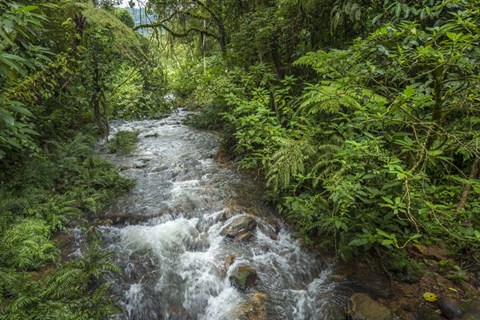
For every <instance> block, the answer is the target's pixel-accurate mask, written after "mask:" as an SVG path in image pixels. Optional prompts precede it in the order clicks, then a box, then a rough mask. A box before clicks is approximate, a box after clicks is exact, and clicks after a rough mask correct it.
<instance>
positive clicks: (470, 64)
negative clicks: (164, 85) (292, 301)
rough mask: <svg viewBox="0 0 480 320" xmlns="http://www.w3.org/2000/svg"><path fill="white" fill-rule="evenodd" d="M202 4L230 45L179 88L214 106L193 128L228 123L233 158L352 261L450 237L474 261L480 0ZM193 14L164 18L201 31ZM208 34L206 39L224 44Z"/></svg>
mask: <svg viewBox="0 0 480 320" xmlns="http://www.w3.org/2000/svg"><path fill="white" fill-rule="evenodd" d="M152 2H153V1H152ZM158 3H161V4H162V5H170V6H173V5H179V3H180V1H170V2H163V1H156V2H155V4H156V5H159V4H158ZM193 3H195V5H192V6H190V7H189V8H190V9H191V10H192V11H194V12H195V14H197V13H198V15H200V16H201V17H202V19H210V18H211V19H213V20H215V18H214V16H217V17H222V19H223V20H222V21H223V25H224V26H225V31H226V34H227V36H226V37H225V39H227V40H228V41H227V43H226V44H225V46H226V49H224V50H220V52H222V51H223V57H224V58H223V59H220V61H219V54H218V53H217V52H216V51H215V50H214V49H212V50H211V51H210V56H209V57H207V58H206V59H204V61H202V63H198V64H197V65H196V66H197V67H196V68H194V67H189V68H188V74H190V76H188V79H192V78H193V79H195V80H194V81H195V83H193V84H192V83H191V81H188V79H184V78H182V74H180V76H178V77H177V78H176V80H175V81H177V82H180V83H181V84H183V86H181V85H179V86H177V89H178V90H179V93H182V92H187V93H189V94H193V97H194V99H196V101H197V103H199V104H203V105H204V106H205V111H204V112H203V114H202V115H200V116H198V117H197V118H196V119H193V120H190V122H191V123H193V124H194V125H197V126H200V127H205V128H223V130H224V131H225V134H226V139H225V142H224V146H225V148H226V150H227V151H229V152H232V153H234V154H235V155H236V156H237V159H239V165H240V166H242V167H244V168H249V169H256V170H258V172H259V174H260V175H261V176H262V177H264V178H265V184H266V186H267V187H268V190H269V196H270V199H271V200H272V201H273V202H274V203H275V204H277V205H278V207H279V209H280V210H281V211H282V212H283V213H284V214H285V215H286V216H287V217H289V218H290V219H291V221H293V222H294V223H295V224H296V225H297V227H298V228H299V229H300V230H301V231H302V232H303V233H304V235H305V236H310V239H312V240H313V241H315V242H320V243H323V244H327V245H328V246H331V247H334V248H335V249H336V252H337V254H338V255H339V256H340V257H342V258H344V259H349V258H351V257H353V256H358V255H363V254H364V253H365V252H370V253H371V254H379V255H381V256H384V255H387V256H388V257H390V258H392V257H396V258H399V257H405V256H406V253H407V250H406V248H407V247H408V246H409V244H412V243H415V242H420V243H423V244H429V243H437V242H439V241H441V242H445V243H448V246H449V248H450V249H451V250H452V252H456V253H458V254H465V253H467V255H468V256H469V257H470V258H472V259H475V258H476V256H475V254H473V255H470V254H471V253H474V252H476V251H477V250H478V248H479V247H478V243H479V240H480V220H479V219H478V215H476V212H478V210H479V206H480V197H479V195H480V184H479V182H478V174H479V156H480V149H479V129H480V127H479V125H480V122H479V116H480V108H479V107H478V103H479V101H480V100H479V99H480V98H479V97H480V92H479V90H480V89H479V88H480V78H479V77H478V74H479V71H480V70H479V65H480V49H479V48H480V46H479V45H480V36H479V34H480V32H479V31H480V30H479V27H478V26H479V25H480V6H479V5H478V2H477V1H462V0H444V1H427V0H425V1H389V0H387V1H382V2H380V1H331V2H329V1H326V2H322V3H323V5H322V6H320V5H319V4H318V3H315V1H307V2H304V1H302V2H298V1H263V2H260V1H254V2H248V4H246V3H244V2H235V4H237V5H240V3H241V4H242V5H241V6H240V7H238V8H235V9H233V7H230V5H231V6H233V5H234V3H233V2H232V3H230V2H228V1H226V2H222V4H221V5H220V7H217V5H219V4H218V3H217V4H213V3H211V2H208V1H207V2H201V3H200V2H199V1H194V2H193ZM209 4H211V6H209ZM204 5H206V6H207V7H208V8H210V9H211V10H212V11H213V13H214V14H215V15H213V14H212V13H210V14H207V13H208V10H207V9H206V8H205V7H204ZM178 8H182V7H181V6H180V7H178ZM232 12H234V13H235V14H232ZM182 14H185V15H186V16H184V20H185V21H186V22H184V23H178V22H176V24H174V22H175V21H174V19H175V18H176V17H177V16H181V15H182ZM188 15H193V12H188V13H187V12H183V11H182V12H180V11H176V13H175V15H172V16H171V17H167V18H168V19H166V20H164V21H163V22H162V23H163V24H168V25H167V28H168V29H167V28H165V29H166V30H167V31H168V30H169V29H172V26H171V25H170V24H173V25H174V26H175V27H176V28H177V29H175V30H176V31H175V32H176V33H177V36H179V35H178V34H179V33H180V30H183V31H189V30H190V32H191V33H192V34H193V33H194V31H195V28H197V29H198V28H201V24H199V19H198V18H199V17H197V16H195V17H194V18H193V19H188ZM207 21H210V20H207ZM207 26H209V27H208V28H207V29H202V30H200V32H199V35H198V37H199V38H198V39H201V37H203V36H204V35H205V34H206V35H207V36H208V34H207V33H206V32H207V31H208V32H209V33H212V34H214V35H216V36H218V34H219V32H220V29H219V28H218V24H215V23H211V24H208V23H207ZM189 28H190V29H189ZM292 29H293V30H292ZM204 31H205V32H204ZM291 31H293V32H291ZM202 32H203V33H202ZM290 32H291V33H290ZM189 36H190V37H191V36H192V35H191V34H190V35H189ZM216 36H213V38H215V39H217V40H218V37H216ZM358 36H361V37H358ZM202 48H203V47H202V46H199V47H197V50H198V51H197V52H198V55H197V56H199V57H202V56H203V52H202V51H201V50H200V49H202ZM218 48H220V49H221V48H222V44H221V43H220V44H219V46H218ZM319 49H320V50H319ZM188 64H192V62H188V61H187V62H185V65H188ZM312 71H314V72H312ZM192 73H194V75H193V76H191V75H192ZM185 74H187V73H183V75H185ZM174 83H175V82H174ZM477 258H478V257H477ZM400 265H402V263H400ZM400 269H401V268H400ZM399 271H401V270H399Z"/></svg>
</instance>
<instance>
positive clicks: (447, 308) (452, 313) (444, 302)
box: [437, 297, 463, 319]
mask: <svg viewBox="0 0 480 320" xmlns="http://www.w3.org/2000/svg"><path fill="white" fill-rule="evenodd" d="M437 304H438V308H439V309H440V311H442V314H443V316H444V317H445V318H447V319H457V318H460V317H461V316H463V310H462V308H460V305H459V304H458V301H457V300H456V299H453V298H448V297H441V298H440V299H438V301H437Z"/></svg>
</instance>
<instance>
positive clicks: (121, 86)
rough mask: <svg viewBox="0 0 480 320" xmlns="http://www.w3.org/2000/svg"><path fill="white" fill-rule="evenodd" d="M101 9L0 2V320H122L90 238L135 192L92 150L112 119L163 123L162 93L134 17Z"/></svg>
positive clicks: (88, 4)
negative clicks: (102, 217)
mask: <svg viewBox="0 0 480 320" xmlns="http://www.w3.org/2000/svg"><path fill="white" fill-rule="evenodd" d="M95 4H96V6H94V2H92V1H72V0H62V1H52V2H50V1H29V0H25V1H23V0H19V1H16V2H11V1H0V87H1V88H2V90H1V92H0V167H1V170H0V319H22V320H23V319H42V320H43V319H72V320H73V319H75V320H76V319H105V318H109V317H111V316H112V314H114V313H115V310H114V306H115V301H112V298H111V295H110V293H109V291H108V287H109V286H108V283H107V282H106V279H107V278H106V277H107V276H108V275H109V274H110V273H111V272H116V271H117V267H116V266H115V265H114V264H112V263H111V258H110V257H109V254H108V253H107V252H104V250H103V249H101V248H100V245H99V237H98V234H97V231H96V227H95V226H96V221H97V220H98V217H99V216H98V214H99V213H100V212H101V211H102V210H103V209H105V207H106V206H108V205H109V204H110V202H111V201H112V199H113V198H115V197H116V196H118V195H120V194H122V193H124V192H126V191H127V190H129V189H130V188H131V187H132V184H133V183H132V181H130V180H127V179H125V178H122V177H121V176H120V175H119V174H118V172H117V170H116V169H115V168H114V167H113V166H112V165H111V164H110V163H109V162H107V161H106V160H104V159H102V158H101V157H99V156H97V155H95V152H94V148H95V142H96V141H97V140H98V139H99V138H100V137H103V138H107V137H108V135H109V127H108V119H109V118H111V117H125V118H144V117H160V116H162V115H163V114H164V113H165V111H166V106H165V103H164V101H163V96H164V93H165V89H164V87H165V85H164V84H165V82H164V77H163V69H162V66H161V64H160V62H159V60H158V57H157V55H156V54H155V53H154V50H151V49H152V48H151V43H150V42H149V41H147V39H146V38H143V37H141V36H139V35H138V34H136V33H135V32H134V31H133V29H132V27H133V20H132V19H131V16H129V15H128V12H127V15H125V12H126V11H125V10H123V11H121V10H119V11H118V12H117V10H116V9H114V7H113V6H112V3H110V2H108V1H102V2H101V3H100V2H98V3H95ZM101 7H103V8H101ZM105 9H108V10H105ZM117 17H118V18H117ZM147 75H148V76H147ZM134 143H135V141H134V140H133V141H130V149H132V144H134ZM121 151H128V150H124V149H121ZM66 229H68V230H70V231H64V230H66ZM72 229H78V230H79V233H80V234H83V235H85V239H82V240H81V241H82V243H84V244H83V245H82V252H81V253H80V254H76V255H75V254H71V255H67V253H69V254H70V253H71V250H73V249H75V250H76V249H77V248H75V247H73V244H72V243H71V242H74V241H73V240H74V239H71V237H73V235H72V231H71V230H72ZM69 235H70V236H69ZM69 242H70V243H69Z"/></svg>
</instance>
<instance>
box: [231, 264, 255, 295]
mask: <svg viewBox="0 0 480 320" xmlns="http://www.w3.org/2000/svg"><path fill="white" fill-rule="evenodd" d="M228 278H229V280H230V283H231V284H232V286H234V287H235V288H237V289H238V290H241V291H245V290H247V289H248V288H250V287H252V286H254V285H255V283H256V282H257V281H258V275H257V271H255V269H253V268H252V267H251V266H249V265H237V266H236V267H235V268H234V269H233V270H232V273H231V274H230V276H229V277H228Z"/></svg>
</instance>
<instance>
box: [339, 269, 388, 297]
mask: <svg viewBox="0 0 480 320" xmlns="http://www.w3.org/2000/svg"><path fill="white" fill-rule="evenodd" d="M343 268H348V271H347V272H348V274H347V276H346V280H347V281H346V285H347V287H348V290H350V291H353V292H364V293H368V294H369V295H370V296H371V297H373V298H374V299H378V298H384V299H388V298H391V297H392V296H393V290H392V286H391V283H390V280H389V279H388V278H387V277H386V276H384V275H382V274H378V273H375V272H373V271H372V270H371V268H369V267H368V266H364V265H361V264H353V265H349V264H348V265H345V266H343ZM339 271H340V272H342V270H339Z"/></svg>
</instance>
